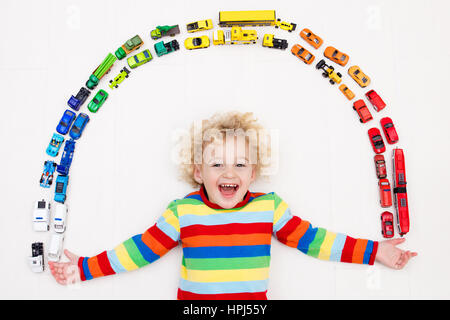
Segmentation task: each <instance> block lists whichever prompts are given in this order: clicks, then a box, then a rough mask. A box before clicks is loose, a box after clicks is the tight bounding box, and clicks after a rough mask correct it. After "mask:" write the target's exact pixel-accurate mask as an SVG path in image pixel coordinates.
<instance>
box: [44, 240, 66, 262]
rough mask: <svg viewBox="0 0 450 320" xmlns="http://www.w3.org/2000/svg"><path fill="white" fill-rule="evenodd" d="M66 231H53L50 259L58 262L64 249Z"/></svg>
mask: <svg viewBox="0 0 450 320" xmlns="http://www.w3.org/2000/svg"><path fill="white" fill-rule="evenodd" d="M63 242H64V233H52V237H51V238H50V244H49V246H48V261H54V262H58V261H59V259H60V258H61V253H62V249H63Z"/></svg>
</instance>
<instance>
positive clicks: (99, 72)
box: [86, 53, 117, 90]
mask: <svg viewBox="0 0 450 320" xmlns="http://www.w3.org/2000/svg"><path fill="white" fill-rule="evenodd" d="M116 60H117V58H116V56H115V55H113V54H112V53H108V55H107V56H106V58H105V59H104V60H103V62H102V63H101V64H100V65H99V66H98V67H97V69H95V70H94V72H92V74H91V76H90V77H89V80H88V81H86V87H88V88H89V89H91V90H92V89H94V88H95V87H96V86H97V85H98V82H99V81H100V79H101V78H102V77H103V76H104V75H105V74H107V73H108V71H109V70H110V69H111V67H112V66H113V64H114V62H116Z"/></svg>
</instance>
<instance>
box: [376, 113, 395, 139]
mask: <svg viewBox="0 0 450 320" xmlns="http://www.w3.org/2000/svg"><path fill="white" fill-rule="evenodd" d="M380 124H381V128H383V132H384V136H385V137H386V140H387V142H388V143H389V144H393V143H396V142H397V141H398V134H397V130H395V127H394V123H393V122H392V119H391V118H389V117H385V118H383V119H381V120H380Z"/></svg>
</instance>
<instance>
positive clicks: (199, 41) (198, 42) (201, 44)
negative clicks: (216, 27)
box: [184, 36, 209, 50]
mask: <svg viewBox="0 0 450 320" xmlns="http://www.w3.org/2000/svg"><path fill="white" fill-rule="evenodd" d="M184 46H185V47H186V49H188V50H192V49H202V48H208V47H209V37H208V36H201V37H192V38H187V39H186V40H184Z"/></svg>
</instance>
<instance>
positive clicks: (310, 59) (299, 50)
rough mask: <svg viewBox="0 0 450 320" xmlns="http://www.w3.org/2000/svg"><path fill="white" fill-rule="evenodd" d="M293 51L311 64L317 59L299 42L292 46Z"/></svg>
mask: <svg viewBox="0 0 450 320" xmlns="http://www.w3.org/2000/svg"><path fill="white" fill-rule="evenodd" d="M291 53H292V54H293V55H294V56H296V57H297V58H299V59H300V60H302V61H303V62H304V63H306V64H311V63H312V62H313V61H314V59H315V57H314V55H313V54H311V53H310V52H309V51H308V50H306V49H305V48H303V47H302V46H301V45H299V44H295V45H294V46H293V47H292V48H291Z"/></svg>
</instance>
